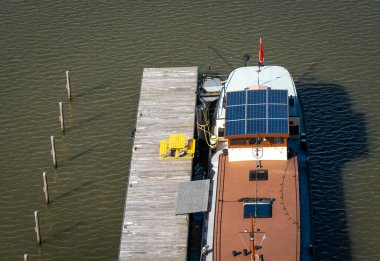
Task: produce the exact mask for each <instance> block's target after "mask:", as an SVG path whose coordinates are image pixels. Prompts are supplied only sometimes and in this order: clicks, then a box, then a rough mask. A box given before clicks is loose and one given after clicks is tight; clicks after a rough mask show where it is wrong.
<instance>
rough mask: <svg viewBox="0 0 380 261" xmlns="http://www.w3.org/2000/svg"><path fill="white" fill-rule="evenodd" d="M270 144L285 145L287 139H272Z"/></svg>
mask: <svg viewBox="0 0 380 261" xmlns="http://www.w3.org/2000/svg"><path fill="white" fill-rule="evenodd" d="M270 143H271V144H274V145H275V144H284V143H285V139H284V138H281V137H279V138H270Z"/></svg>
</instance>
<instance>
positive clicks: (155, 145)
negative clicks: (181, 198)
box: [119, 67, 198, 261]
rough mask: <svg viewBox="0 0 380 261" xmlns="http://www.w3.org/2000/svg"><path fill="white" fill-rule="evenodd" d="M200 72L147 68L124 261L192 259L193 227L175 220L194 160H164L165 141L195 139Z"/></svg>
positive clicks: (121, 254)
mask: <svg viewBox="0 0 380 261" xmlns="http://www.w3.org/2000/svg"><path fill="white" fill-rule="evenodd" d="M197 73H198V70H197V68H196V67H185V68H158V69H156V68H146V69H144V73H143V79H142V83H141V93H140V101H139V108H138V113H137V123H136V134H135V140H134V149H133V155H132V161H131V168H130V174H129V182H128V183H129V184H128V189H127V196H126V203H125V208H124V220H123V227H122V235H121V243H120V252H119V260H120V261H125V260H128V261H138V260H144V261H145V260H165V261H170V260H183V261H185V260H186V255H187V239H188V222H187V216H186V215H179V216H176V215H175V202H176V196H177V191H178V184H179V183H181V182H185V181H189V180H190V179H191V172H192V160H191V159H182V160H179V159H177V160H162V159H161V158H160V156H159V145H160V140H161V139H168V138H169V134H171V133H185V134H186V137H187V138H188V139H190V138H193V133H194V122H195V118H194V116H195V103H196V93H195V92H196V86H197Z"/></svg>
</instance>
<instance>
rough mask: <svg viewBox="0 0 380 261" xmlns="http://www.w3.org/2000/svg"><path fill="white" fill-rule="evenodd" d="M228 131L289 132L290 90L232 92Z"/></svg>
mask: <svg viewBox="0 0 380 261" xmlns="http://www.w3.org/2000/svg"><path fill="white" fill-rule="evenodd" d="M225 134H226V136H236V135H247V134H288V92H287V90H269V89H267V90H245V91H236V92H228V93H227V108H226V133H225Z"/></svg>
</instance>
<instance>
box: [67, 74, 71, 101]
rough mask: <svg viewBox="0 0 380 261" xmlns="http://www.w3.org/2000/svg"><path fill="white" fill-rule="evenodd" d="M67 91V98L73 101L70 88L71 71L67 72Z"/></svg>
mask: <svg viewBox="0 0 380 261" xmlns="http://www.w3.org/2000/svg"><path fill="white" fill-rule="evenodd" d="M66 89H67V98H69V100H71V87H70V76H69V71H66Z"/></svg>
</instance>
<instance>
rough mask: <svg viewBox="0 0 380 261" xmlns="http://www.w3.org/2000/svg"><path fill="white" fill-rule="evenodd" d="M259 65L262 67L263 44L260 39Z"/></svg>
mask: <svg viewBox="0 0 380 261" xmlns="http://www.w3.org/2000/svg"><path fill="white" fill-rule="evenodd" d="M259 65H260V66H263V65H264V49H263V42H262V41H261V37H260V46H259Z"/></svg>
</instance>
